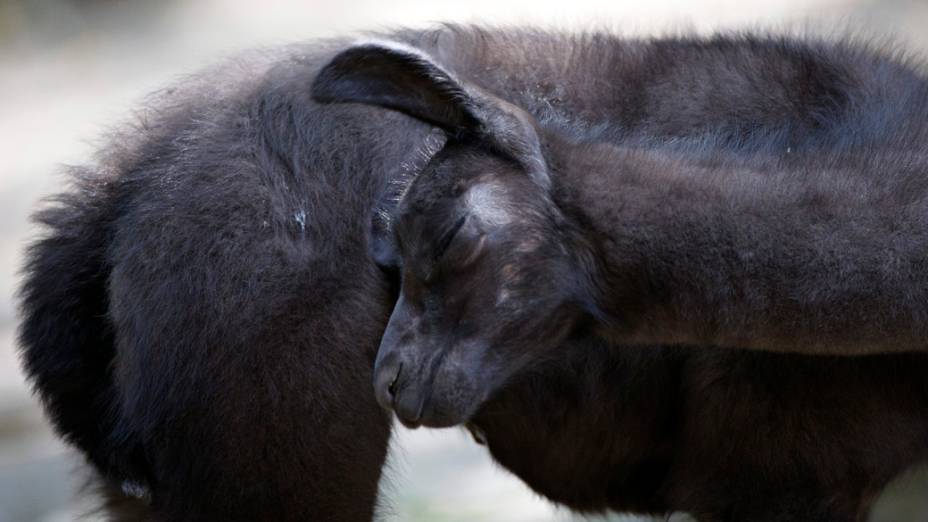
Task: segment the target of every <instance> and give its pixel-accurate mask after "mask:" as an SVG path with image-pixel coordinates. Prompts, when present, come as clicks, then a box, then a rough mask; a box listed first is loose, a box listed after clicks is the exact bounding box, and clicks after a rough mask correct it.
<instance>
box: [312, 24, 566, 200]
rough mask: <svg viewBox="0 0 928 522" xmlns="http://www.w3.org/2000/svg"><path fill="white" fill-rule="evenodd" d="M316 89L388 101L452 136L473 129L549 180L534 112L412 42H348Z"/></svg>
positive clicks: (344, 98)
mask: <svg viewBox="0 0 928 522" xmlns="http://www.w3.org/2000/svg"><path fill="white" fill-rule="evenodd" d="M312 94H313V97H314V98H315V99H316V100H318V101H320V102H356V103H367V104H371V105H379V106H381V107H387V108H390V109H394V110H398V111H401V112H404V113H406V114H409V115H410V116H413V117H415V118H418V119H420V120H423V121H426V122H429V123H432V124H433V125H436V126H438V127H440V128H442V129H443V130H444V131H445V132H447V133H449V134H450V135H452V136H457V135H463V134H468V135H472V136H474V137H477V138H478V139H481V140H483V141H484V142H486V143H487V144H489V145H491V146H492V147H493V148H494V149H496V150H497V151H499V152H501V153H503V154H505V155H507V156H509V157H511V158H512V159H514V160H515V161H517V162H519V163H520V164H521V165H522V166H523V167H524V168H525V170H526V172H527V173H528V175H529V176H530V177H531V178H532V179H533V180H534V181H535V182H536V183H538V184H539V185H541V186H542V187H543V188H546V189H547V188H548V187H549V186H550V181H549V179H548V173H547V169H546V167H545V161H544V157H543V156H542V151H541V145H540V141H539V139H538V134H537V131H536V124H535V121H534V119H533V118H532V117H531V115H529V114H528V113H527V112H526V111H524V110H522V109H520V108H519V107H516V106H515V105H512V104H511V103H508V102H506V101H504V100H502V99H500V98H497V97H496V96H493V95H491V94H489V93H487V92H485V91H483V90H482V89H479V88H477V87H476V86H473V85H470V84H467V83H464V82H462V81H459V80H458V79H457V78H456V77H455V76H454V75H453V74H452V73H450V72H449V71H447V70H445V69H444V68H443V67H441V66H440V65H439V64H437V63H436V62H435V61H434V60H433V59H432V58H431V57H429V56H428V55H427V54H425V53H423V52H421V51H419V50H417V49H414V48H412V47H409V46H406V45H403V44H398V43H392V42H380V41H377V42H369V43H362V44H358V45H355V46H353V47H350V48H348V49H346V50H344V51H342V52H341V53H339V54H338V55H336V56H335V57H334V58H333V59H332V61H331V62H329V63H328V64H327V65H326V66H325V67H323V68H322V70H321V71H319V74H318V75H317V76H316V79H315V81H314V82H313V86H312Z"/></svg>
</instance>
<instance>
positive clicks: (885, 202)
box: [314, 38, 928, 520]
mask: <svg viewBox="0 0 928 522" xmlns="http://www.w3.org/2000/svg"><path fill="white" fill-rule="evenodd" d="M632 47H634V46H632ZM668 48H669V49H671V50H672V52H671V55H672V56H673V57H674V58H675V59H678V60H681V62H680V63H677V64H674V65H676V67H673V69H674V70H673V72H672V73H668V74H666V75H664V76H658V77H657V78H654V79H652V80H651V81H653V82H654V83H653V87H652V89H653V90H657V91H661V90H662V89H666V87H667V86H668V85H674V86H676V87H678V88H679V87H685V89H686V90H684V91H682V92H677V91H674V92H672V93H671V92H664V94H665V95H666V96H667V98H666V99H667V100H670V101H669V102H668V105H669V106H672V107H674V108H675V109H676V110H678V111H679V115H681V117H682V119H683V120H685V119H686V118H687V111H688V110H689V108H693V107H696V108H699V107H702V108H703V109H704V111H703V112H702V113H700V115H705V117H706V119H710V120H711V118H712V116H713V115H715V114H717V113H721V114H725V115H727V119H728V121H726V122H724V123H720V124H719V126H718V128H712V127H710V128H709V129H703V135H702V136H698V135H697V136H694V137H684V138H681V139H682V140H683V141H685V142H687V143H686V145H685V146H684V147H680V146H679V145H676V144H672V143H671V144H667V143H666V141H667V140H668V139H669V138H680V136H677V135H676V132H677V131H676V128H674V127H671V128H670V129H668V130H666V131H665V132H664V133H662V134H658V135H657V136H651V137H650V139H648V138H645V139H635V138H634V137H633V136H634V130H635V127H636V122H635V121H634V119H632V121H631V122H628V121H623V120H622V119H621V117H619V116H618V115H615V116H613V117H612V118H611V119H610V124H609V125H610V126H612V127H614V130H612V131H608V132H603V130H602V129H597V131H595V132H590V131H589V130H588V129H587V127H586V126H585V125H582V124H578V123H577V122H565V121H564V119H563V118H558V117H556V116H554V117H552V116H551V115H550V114H549V113H546V112H545V111H540V112H539V111H537V110H536V108H535V107H534V106H533V105H532V104H531V103H530V102H531V100H529V103H528V104H526V105H524V106H520V105H521V104H520V101H521V100H516V101H515V103H513V99H512V98H510V97H508V96H507V95H508V93H505V92H504V93H503V94H502V97H500V96H494V95H492V94H489V93H487V91H486V85H487V83H489V82H487V81H486V80H485V79H484V78H481V77H480V76H479V75H478V76H477V77H476V78H473V77H470V76H469V75H468V74H467V72H464V73H461V72H460V71H459V70H457V69H456V68H455V67H454V64H453V62H450V61H448V60H445V59H443V57H441V55H439V58H432V57H431V56H429V54H427V53H425V52H423V51H421V50H415V49H408V48H405V47H403V46H396V45H393V44H390V43H371V44H359V45H358V46H356V47H354V48H352V49H350V50H348V51H346V52H344V53H342V54H340V55H339V56H337V57H336V58H335V59H334V60H333V62H332V63H331V64H330V65H328V66H327V67H326V68H325V69H324V70H323V71H322V72H321V73H320V75H319V76H318V77H317V80H316V83H315V84H314V93H315V94H316V96H317V97H318V98H319V99H320V100H325V101H354V102H361V103H367V104H375V105H380V106H384V107H388V108H392V109H396V110H399V111H402V112H405V113H407V114H410V115H411V116H414V117H417V118H420V119H422V120H425V121H429V122H432V123H434V124H436V125H438V126H439V127H440V128H443V129H444V130H445V131H446V132H447V134H448V139H449V143H448V144H447V145H446V146H445V148H444V149H443V150H442V151H441V152H439V153H438V154H436V155H435V157H434V158H433V159H432V160H431V162H430V163H429V164H428V165H427V166H426V167H425V168H424V169H423V171H422V172H421V174H419V175H418V177H416V178H415V179H414V180H413V181H412V182H411V183H410V185H409V188H408V189H407V191H406V192H405V193H404V194H403V195H402V198H401V199H400V200H399V202H398V205H397V207H396V210H395V217H394V219H393V230H392V232H393V237H394V238H395V243H394V246H395V251H396V255H395V259H396V260H397V261H396V262H397V267H398V268H399V269H400V270H401V271H402V288H401V293H400V297H399V300H398V302H397V305H396V308H395V309H394V311H393V314H392V316H391V318H390V322H389V324H388V326H387V330H386V332H385V333H384V337H383V340H382V342H381V346H380V349H379V352H378V356H377V362H376V364H375V391H376V392H377V396H378V399H379V400H380V402H381V404H382V405H384V406H385V407H390V408H393V409H394V411H395V412H396V413H397V415H398V417H399V418H400V419H401V420H403V421H404V422H406V423H407V424H411V425H420V424H424V425H428V426H434V427H443V426H451V425H455V424H461V423H464V422H467V421H470V420H473V419H475V418H476V419H478V420H477V421H476V424H475V425H476V426H477V427H478V429H479V428H480V427H482V425H481V424H482V423H483V422H484V421H482V420H480V419H482V418H485V417H486V415H487V413H486V411H487V410H486V408H485V409H484V410H480V408H481V406H484V405H485V404H486V401H487V400H489V401H491V402H490V403H491V404H492V403H493V401H494V399H493V397H494V396H496V397H499V396H504V397H505V396H506V395H507V394H512V393H517V392H513V391H511V388H510V387H511V386H512V382H513V381H514V380H515V381H518V380H519V379H520V377H521V376H523V375H524V374H525V373H526V372H531V371H532V368H533V367H534V366H535V365H538V364H543V363H545V362H546V361H548V360H554V361H556V362H555V364H557V362H558V361H559V362H560V363H561V364H563V363H564V362H570V356H569V355H566V354H565V351H566V349H565V345H564V344H565V340H567V339H570V338H571V337H576V336H580V337H582V338H584V339H594V338H599V339H601V340H602V341H608V342H609V343H612V344H613V350H615V351H617V352H619V354H621V355H616V356H615V357H616V359H615V360H612V361H609V362H608V363H607V367H608V368H609V369H608V370H607V371H608V372H616V374H614V375H612V377H611V378H605V379H603V383H602V384H601V386H599V388H601V389H605V390H609V391H611V393H612V394H614V397H617V398H615V399H614V400H613V402H609V401H606V405H605V406H604V407H605V408H606V410H605V413H603V410H601V409H600V407H601V406H600V405H599V404H594V405H586V404H584V403H583V400H576V401H574V402H575V403H572V406H571V407H570V408H563V409H562V410H560V411H561V413H562V414H563V413H564V412H568V413H566V417H567V418H566V419H562V421H563V422H564V423H566V425H567V427H566V428H561V429H559V428H554V429H553V432H552V428H551V427H550V426H551V424H552V423H553V421H552V419H551V418H550V412H548V413H546V414H545V415H543V416H541V418H538V419H535V421H536V422H535V423H534V426H524V425H522V424H520V421H525V419H526V417H527V415H526V413H527V412H531V411H533V407H532V404H531V402H533V401H534V402H539V403H542V404H547V402H546V401H547V400H550V401H551V403H552V404H557V403H558V400H559V399H551V398H550V397H548V396H546V395H545V392H543V391H539V390H535V393H533V394H531V395H528V396H527V397H526V398H525V399H524V400H522V401H517V404H518V405H517V406H513V405H512V404H508V405H507V407H505V408H503V409H502V413H504V414H502V413H501V414H499V415H497V416H496V417H495V418H493V417H492V416H491V420H490V422H491V423H494V422H495V427H496V428H498V429H499V430H500V432H501V433H503V436H502V441H501V442H499V446H502V448H503V449H502V450H498V451H495V452H494V454H495V455H496V456H497V457H498V458H499V459H500V460H501V461H502V462H504V463H507V465H511V466H512V467H513V468H514V469H516V471H517V474H519V475H520V476H523V477H525V478H526V479H527V480H528V481H529V482H530V483H533V484H534V485H535V487H536V488H537V490H538V491H539V492H541V493H543V494H545V495H547V496H550V497H553V498H556V499H558V500H560V501H562V502H564V503H567V504H568V505H574V506H577V507H587V508H593V509H601V508H604V507H611V508H615V509H642V508H644V507H646V503H647V502H654V505H653V506H651V507H649V508H648V509H653V510H656V511H669V510H688V511H692V512H693V513H695V514H696V515H698V516H701V517H704V518H706V519H711V520H791V519H797V518H802V519H807V520H861V519H863V518H864V517H865V515H866V512H867V511H868V508H869V502H870V501H871V500H872V498H873V496H874V495H875V494H876V492H878V491H879V490H880V489H881V488H882V487H883V485H884V484H885V483H886V482H887V481H888V480H889V479H890V478H892V477H893V476H895V475H896V474H898V473H900V472H901V471H903V470H904V469H905V468H906V467H908V466H909V465H912V464H913V463H915V462H918V461H919V460H921V459H924V458H925V457H926V453H928V438H926V435H928V416H926V415H925V414H924V413H923V412H922V411H921V410H922V409H923V406H924V405H925V404H926V399H928V395H926V386H925V384H924V382H925V380H924V379H923V375H924V374H925V372H926V370H928V366H926V364H928V359H926V356H925V355H924V354H910V355H897V356H895V357H893V356H891V355H880V356H870V357H867V358H857V359H855V358H848V357H845V358H837V357H832V358H825V357H810V356H808V355H805V356H800V355H791V356H787V355H774V354H769V353H768V354H763V353H750V351H749V350H747V348H754V349H757V348H766V349H770V350H777V351H787V352H788V351H792V352H800V353H803V352H804V353H806V354H842V355H845V356H847V355H859V354H868V353H869V354H877V353H884V352H905V351H913V352H914V351H922V350H924V348H925V343H924V341H923V338H924V330H925V322H924V320H923V319H924V318H925V317H924V316H925V312H926V311H928V304H926V303H928V295H926V292H928V280H926V278H928V275H926V273H925V272H924V270H922V268H923V267H922V265H923V264H924V263H923V258H924V252H925V251H926V250H928V240H926V238H925V237H924V234H922V232H921V229H922V228H924V227H923V223H924V221H925V216H926V215H928V177H926V175H925V174H926V171H928V154H926V152H928V149H926V145H925V143H926V138H928V123H926V119H928V81H926V79H925V78H923V77H922V76H920V75H919V73H918V72H916V71H914V70H911V69H907V68H906V67H905V66H904V65H902V64H900V63H895V62H892V61H886V60H883V59H880V58H879V57H876V56H874V55H870V54H867V53H864V52H855V51H854V50H853V48H849V47H842V46H840V45H833V46H828V45H810V44H802V43H800V42H790V41H786V40H766V41H764V40H757V39H752V38H746V39H743V40H740V41H739V40H724V39H720V40H711V41H708V42H679V41H676V42H660V43H656V44H653V46H652V47H650V48H648V47H645V52H644V54H645V56H648V57H650V56H652V55H655V54H656V56H657V57H660V56H661V51H662V50H665V49H668ZM581 49H582V48H581ZM596 50H597V51H600V50H601V49H598V48H597V49H596ZM626 50H627V49H626ZM575 51H576V49H575ZM433 52H434V51H433ZM503 52H505V50H504V51H503ZM527 52H530V51H527ZM716 53H718V55H717V54H716ZM615 57H616V56H615V55H613V58H615ZM549 59H550V57H549ZM646 62H647V60H646ZM655 62H657V63H660V60H659V58H658V59H655ZM530 63H534V62H530ZM541 63H545V62H544V60H541ZM581 63H582V62H581ZM455 72H457V74H455ZM569 78H570V81H565V83H564V85H565V88H567V89H570V88H572V87H576V86H578V85H586V83H583V82H579V81H578V78H577V77H575V76H570V77H569ZM613 78H616V79H617V80H618V81H617V82H616V83H619V82H620V80H621V78H622V77H621V76H616V77H612V76H605V77H603V79H602V80H601V82H600V84H605V85H609V82H610V81H611V80H613ZM694 79H695V80H697V81H696V82H694ZM591 81H592V79H591ZM575 82H576V83H575ZM646 89H647V88H646ZM890 93H895V95H891V94H890ZM710 100H711V102H712V103H711V104H710V103H709V101H710ZM678 102H679V103H680V105H679V106H677V105H676V103H678ZM645 105H646V104H645ZM713 105H714V108H713ZM662 111H663V109H657V110H656V111H655V113H654V114H650V115H646V116H644V117H643V119H644V120H645V121H651V120H658V121H659V120H660V119H661V118H662V117H665V115H664V114H663V112H662ZM666 118H667V121H668V122H669V121H672V120H673V116H671V115H666ZM629 128H630V129H631V130H630V129H629ZM619 131H624V132H625V133H627V134H631V135H632V137H629V136H628V135H627V134H626V136H624V137H623V136H622V134H621V133H620V132H619ZM739 136H743V137H744V138H743V139H741V138H739ZM632 342H635V343H639V344H645V345H648V344H649V343H653V342H660V343H666V344H690V345H694V344H695V345H708V344H719V345H723V346H734V347H740V348H741V350H733V351H730V352H722V351H715V350H710V349H706V348H700V349H699V350H696V349H692V350H693V351H694V353H692V354H686V353H685V352H683V355H682V356H679V355H676V356H675V355H670V354H667V353H662V352H661V349H660V348H646V349H643V348H630V347H628V346H627V344H628V343H632ZM581 349H583V350H591V349H594V350H595V349H596V348H590V347H589V346H584V347H582V348H581ZM599 349H600V350H602V349H604V348H602V347H600V348H599ZM639 350H640V351H641V355H639V356H635V357H631V358H630V360H631V362H629V359H623V358H622V357H623V356H625V357H628V354H629V353H632V354H634V352H636V351H639ZM681 350H682V349H681ZM670 353H671V354H676V353H677V352H670ZM587 357H591V358H595V357H597V356H589V355H588V356H587ZM665 358H666V359H665ZM681 360H682V362H679V361H681ZM666 361H671V362H666ZM673 361H677V362H673ZM662 363H663V364H662ZM597 366H598V365H596V364H594V365H592V366H590V367H584V366H582V365H581V366H580V368H581V370H578V371H577V374H575V375H573V376H572V377H571V378H569V379H566V380H567V381H568V382H570V381H579V382H580V383H581V385H580V386H579V390H580V392H579V394H580V395H581V396H582V395H583V394H584V392H587V391H588V390H587V387H586V386H585V385H584V384H586V376H585V375H584V374H583V372H584V371H591V372H593V375H594V376H595V375H596V372H597V371H602V370H597ZM912 368H915V370H914V371H909V370H910V369H912ZM561 371H563V370H561ZM624 371H628V372H630V373H631V374H632V375H636V376H637V375H641V376H642V379H643V381H642V382H643V384H641V383H639V382H636V381H635V380H634V379H632V380H631V381H630V382H622V381H623V379H622V378H621V373H622V372H624ZM555 373H556V371H555ZM552 380H555V381H556V379H552ZM543 382H546V383H547V382H548V381H544V380H543ZM620 383H621V384H620ZM655 383H657V384H655ZM639 384H641V385H642V386H643V387H644V388H643V389H642V390H636V389H635V388H636V386H637V385H639ZM659 385H662V386H665V387H669V388H670V389H660V388H657V389H655V388H656V387H657V386H659ZM541 386H544V385H539V387H541ZM593 386H594V388H595V387H596V385H595V384H594V385H593ZM516 389H517V390H518V388H516ZM568 390H569V391H568V392H567V393H566V395H568V396H570V394H571V393H572V392H576V390H570V389H569V388H568ZM628 394H631V395H632V396H633V397H634V398H632V399H629V397H628ZM604 395H605V394H604ZM496 400H499V399H496ZM587 400H590V399H589V398H587ZM584 407H586V408H587V409H588V411H587V410H584ZM638 408H643V410H645V411H647V412H648V413H647V414H642V413H641V412H642V410H639V409H638ZM548 409H550V410H555V411H558V409H557V408H556V407H555V406H549V408H548ZM534 411H545V410H534ZM626 411H631V412H633V414H628V415H626V413H625V412H626ZM581 412H583V413H581ZM573 415H576V417H574V416H573ZM597 421H598V422H597ZM888 423H892V424H895V425H896V426H898V427H900V429H899V430H898V431H895V430H894V431H893V432H892V433H885V432H883V430H884V429H885V427H886V426H887V425H888ZM527 424H533V423H531V422H528V423H527ZM572 427H575V428H572ZM526 428H534V429H526ZM562 430H563V431H566V432H567V433H569V435H568V436H566V437H564V439H566V440H570V441H571V444H569V447H568V448H567V449H564V450H561V449H560V448H559V450H558V451H557V452H556V453H555V454H554V455H552V456H551V457H550V463H548V464H547V465H546V464H539V462H548V461H546V459H545V452H546V451H551V448H552V447H558V446H559V444H558V443H557V442H559V441H561V440H564V439H561V437H562V436H563V435H564V433H563V431H562ZM629 432H631V433H632V434H633V436H631V437H629V436H628V433H629ZM638 432H640V433H638ZM525 433H533V434H534V433H542V434H545V433H547V434H550V435H551V440H547V439H546V437H544V436H542V435H539V436H538V437H537V438H536V439H535V440H534V441H532V442H529V443H527V444H525V443H523V444H512V440H513V439H516V438H518V437H519V435H520V434H525ZM636 433H638V435H639V436H638V437H637V438H636V437H635V436H634V434H636ZM641 434H644V435H641ZM678 436H679V438H677V437H678ZM736 438H740V439H741V440H740V441H739V440H732V439H736ZM581 441H582V442H581ZM536 442H537V444H535V443H536ZM626 444H627V447H626ZM825 444H828V446H825ZM490 447H491V450H492V449H493V447H494V443H493V442H491V443H490ZM884 447H889V448H891V449H890V450H889V452H888V453H887V452H886V451H885V450H884ZM528 448H532V449H531V450H529V449H528ZM591 453H592V454H595V455H596V457H592V456H591V455H590V454H591ZM637 459H645V460H644V461H643V463H642V461H639V460H637ZM648 459H650V460H648ZM649 462H650V464H648V463H649ZM662 466H664V467H662ZM639 471H640V472H641V473H644V474H645V475H646V476H645V477H641V476H638V472H639ZM629 474H631V475H632V476H631V478H629ZM565 483H566V484H568V485H566V486H563V485H564V484H565ZM575 486H576V489H574V487H575ZM631 492H634V494H631ZM639 503H645V504H639Z"/></svg>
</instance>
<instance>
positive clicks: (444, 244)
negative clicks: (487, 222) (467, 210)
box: [433, 216, 467, 261]
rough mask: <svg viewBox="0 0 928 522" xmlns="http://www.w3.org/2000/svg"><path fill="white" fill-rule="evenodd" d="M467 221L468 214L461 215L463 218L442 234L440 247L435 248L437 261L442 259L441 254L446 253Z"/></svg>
mask: <svg viewBox="0 0 928 522" xmlns="http://www.w3.org/2000/svg"><path fill="white" fill-rule="evenodd" d="M465 221H467V216H461V218H460V219H458V220H457V221H456V222H455V223H454V225H453V226H452V227H451V228H450V229H448V231H447V232H445V234H444V235H443V236H441V239H440V240H439V241H438V248H437V249H436V250H435V256H434V258H433V259H434V260H435V261H438V260H439V259H441V256H443V255H445V251H446V250H448V246H450V245H451V240H453V239H454V236H455V235H457V233H458V231H459V230H461V227H463V226H464V222H465Z"/></svg>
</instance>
